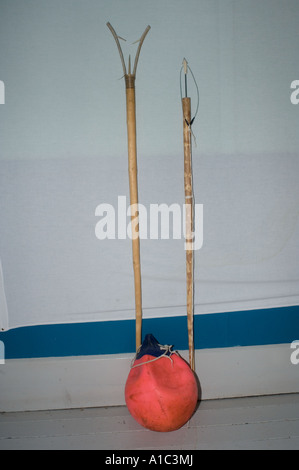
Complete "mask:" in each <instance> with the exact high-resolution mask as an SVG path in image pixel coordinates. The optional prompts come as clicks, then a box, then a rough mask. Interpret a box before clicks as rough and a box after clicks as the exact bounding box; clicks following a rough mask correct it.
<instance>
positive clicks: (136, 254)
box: [107, 23, 150, 350]
mask: <svg viewBox="0 0 299 470" xmlns="http://www.w3.org/2000/svg"><path fill="white" fill-rule="evenodd" d="M107 26H108V28H109V29H110V31H111V33H112V34H113V37H114V39H115V42H116V45H117V48H118V51H119V55H120V58H121V62H122V67H123V71H124V78H125V84H126V108H127V134H128V163H129V186H130V206H131V227H132V254H133V271H134V289H135V317H136V350H138V348H139V347H140V345H141V338H142V331H141V330H142V298H141V268H140V241H139V212H138V182H137V139H136V100H135V77H136V70H137V64H138V59H139V54H140V50H141V46H142V44H143V41H144V39H145V36H146V35H147V33H148V31H149V30H150V26H147V28H146V29H145V31H144V33H143V34H142V36H141V38H140V39H139V40H138V41H136V42H139V46H138V49H137V52H136V56H135V61H134V68H133V73H131V58H130V57H129V67H128V73H127V70H126V65H125V61H124V57H123V53H122V49H121V47H120V43H119V36H118V35H117V34H116V32H115V30H114V29H113V27H112V26H111V24H110V23H107Z"/></svg>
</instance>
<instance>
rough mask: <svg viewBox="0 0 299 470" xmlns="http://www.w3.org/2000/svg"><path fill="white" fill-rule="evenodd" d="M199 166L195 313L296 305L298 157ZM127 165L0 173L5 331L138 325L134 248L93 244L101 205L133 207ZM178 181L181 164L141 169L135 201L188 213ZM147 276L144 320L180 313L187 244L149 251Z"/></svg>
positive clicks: (9, 168) (31, 165)
mask: <svg viewBox="0 0 299 470" xmlns="http://www.w3.org/2000/svg"><path fill="white" fill-rule="evenodd" d="M193 160H194V187H195V198H196V202H197V203H202V204H203V206H204V243H203V247H202V248H201V249H200V250H198V251H196V252H195V304H196V305H195V312H196V313H208V312H221V311H229V310H242V309H249V308H260V307H273V306H282V305H295V304H297V303H298V301H299V295H298V292H299V268H298V255H299V244H298V240H299V231H298V230H299V226H298V211H299V188H298V183H297V175H298V171H299V156H298V155H268V156H265V155H264V156H262V155H261V156H248V155H247V156H242V155H240V156H202V155H200V153H199V152H198V151H197V150H195V151H194V155H193ZM126 164H127V162H126V155H122V156H121V157H120V158H118V159H116V160H113V161H112V160H110V161H106V162H105V164H103V159H102V160H101V159H98V160H84V161H83V160H80V161H79V160H74V161H72V162H70V161H69V160H65V161H62V160H46V161H42V162H37V161H33V160H32V161H26V162H20V161H15V162H5V164H2V172H1V193H2V197H1V212H0V218H1V240H0V241H1V244H0V252H1V255H2V256H1V259H2V266H3V273H4V288H5V293H6V300H7V305H8V312H9V321H8V324H9V327H11V328H12V327H15V326H21V325H27V324H42V323H60V322H76V321H78V322H81V321H92V320H117V319H126V318H133V317H134V291H133V270H132V260H131V240H129V239H127V240H98V239H97V238H96V236H95V226H96V223H97V222H98V220H99V217H96V216H95V208H96V207H97V206H98V204H101V203H103V202H104V203H110V204H113V205H114V206H116V208H117V198H118V195H126V196H127V200H128V194H127V193H128V191H127V186H128V183H127V171H126ZM182 178H183V167H182V159H181V158H173V157H168V158H165V157H163V158H154V159H152V160H149V159H142V158H141V159H140V165H139V182H140V185H139V186H140V191H139V192H140V202H142V203H143V204H144V205H145V206H146V207H148V205H149V203H150V202H153V203H162V202H163V203H167V204H169V205H170V204H171V203H174V202H176V203H180V204H181V203H182V201H183V181H182ZM116 213H117V210H116ZM128 221H129V219H128ZM141 267H142V278H143V306H144V316H145V317H152V316H166V315H179V314H185V311H186V308H185V251H184V240H142V241H141ZM0 292H1V294H2V301H1V302H0V305H1V306H2V309H1V327H3V328H5V327H6V326H7V325H6V323H7V322H6V318H5V317H6V314H5V308H4V307H3V306H5V302H4V300H3V294H4V290H3V289H0Z"/></svg>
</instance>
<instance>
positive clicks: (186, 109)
mask: <svg viewBox="0 0 299 470" xmlns="http://www.w3.org/2000/svg"><path fill="white" fill-rule="evenodd" d="M182 106H183V131H184V185H185V207H186V244H187V249H186V277H187V322H188V344H189V363H190V367H191V369H192V370H194V368H195V364H194V338H193V317H194V312H193V249H192V232H193V186H192V162H191V151H192V149H191V127H190V122H191V100H190V98H182Z"/></svg>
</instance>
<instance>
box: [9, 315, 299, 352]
mask: <svg viewBox="0 0 299 470" xmlns="http://www.w3.org/2000/svg"><path fill="white" fill-rule="evenodd" d="M142 327H143V335H145V334H146V333H152V334H153V335H154V336H155V337H156V338H157V340H158V341H159V342H160V343H162V344H173V345H174V348H175V349H179V350H183V349H188V335H187V320H186V317H185V316H184V317H171V318H153V319H144V320H143V326H142ZM194 336H195V348H196V349H205V348H223V347H232V346H253V345H264V344H281V343H291V342H292V341H294V340H298V339H299V306H293V307H282V308H274V309H262V310H248V311H242V312H228V313H218V314H211V315H195V317H194ZM0 340H1V341H3V342H4V344H5V356H6V359H15V358H32V357H61V356H81V355H82V356H84V355H97V354H117V353H133V352H135V321H134V320H122V321H111V322H109V321H107V322H97V323H75V324H57V325H42V326H30V327H23V328H16V329H13V330H9V331H6V332H2V333H0Z"/></svg>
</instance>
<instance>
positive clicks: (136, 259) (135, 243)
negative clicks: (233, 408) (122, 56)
mask: <svg viewBox="0 0 299 470" xmlns="http://www.w3.org/2000/svg"><path fill="white" fill-rule="evenodd" d="M125 79H126V100H127V132H128V158H129V184H130V204H131V224H132V251H133V270H134V284H135V314H136V350H137V349H138V348H139V346H140V345H141V327H142V306H141V269H140V243H139V220H136V217H139V214H138V210H137V208H138V206H137V204H138V183H137V142H136V105H135V87H134V83H135V77H134V75H126V76H125Z"/></svg>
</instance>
